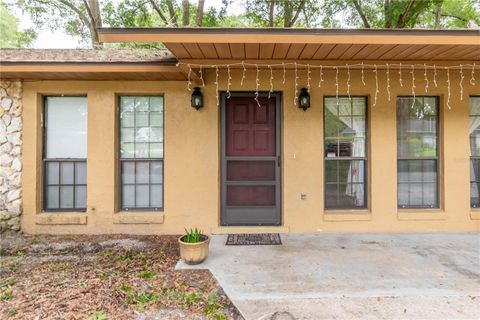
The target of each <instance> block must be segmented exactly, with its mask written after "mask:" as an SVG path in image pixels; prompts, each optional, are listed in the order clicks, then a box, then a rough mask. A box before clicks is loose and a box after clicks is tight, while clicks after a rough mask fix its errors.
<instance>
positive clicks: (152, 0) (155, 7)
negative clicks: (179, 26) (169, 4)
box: [149, 0, 169, 26]
mask: <svg viewBox="0 0 480 320" xmlns="http://www.w3.org/2000/svg"><path fill="white" fill-rule="evenodd" d="M149 1H150V4H151V5H152V8H153V10H155V11H156V12H157V13H158V16H159V17H160V19H162V21H163V22H164V23H165V25H167V26H168V25H169V23H168V20H167V18H166V17H165V15H164V14H163V12H162V10H161V9H160V8H159V7H158V6H157V4H156V3H155V1H154V0H149Z"/></svg>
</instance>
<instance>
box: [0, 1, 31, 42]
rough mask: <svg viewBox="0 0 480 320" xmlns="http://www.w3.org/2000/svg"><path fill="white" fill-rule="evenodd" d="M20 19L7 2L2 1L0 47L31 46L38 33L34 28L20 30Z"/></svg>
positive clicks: (0, 8) (0, 10) (0, 3)
mask: <svg viewBox="0 0 480 320" xmlns="http://www.w3.org/2000/svg"><path fill="white" fill-rule="evenodd" d="M18 24H19V19H18V18H17V17H15V16H14V15H13V14H12V13H11V12H10V8H8V7H7V5H6V4H5V2H3V1H0V48H25V47H30V46H31V45H32V43H33V41H34V40H35V39H36V37H37V34H36V33H35V31H34V30H33V29H26V30H23V31H20V30H19V29H18V28H19V26H18Z"/></svg>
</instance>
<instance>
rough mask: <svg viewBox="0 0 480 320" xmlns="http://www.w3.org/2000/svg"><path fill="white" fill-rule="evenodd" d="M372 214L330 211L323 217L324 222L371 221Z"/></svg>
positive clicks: (363, 211)
mask: <svg viewBox="0 0 480 320" xmlns="http://www.w3.org/2000/svg"><path fill="white" fill-rule="evenodd" d="M370 220H372V213H371V212H370V211H368V210H360V211H328V212H325V214H324V215H323V221H370Z"/></svg>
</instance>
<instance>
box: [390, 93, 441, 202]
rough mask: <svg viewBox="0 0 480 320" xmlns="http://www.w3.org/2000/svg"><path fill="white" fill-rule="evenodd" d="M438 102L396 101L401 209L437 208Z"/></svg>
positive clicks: (427, 99) (420, 99)
mask: <svg viewBox="0 0 480 320" xmlns="http://www.w3.org/2000/svg"><path fill="white" fill-rule="evenodd" d="M438 119H439V115H438V99H437V97H415V98H413V97H399V98H397V201H398V207H399V208H438V207H439V201H438V198H439V197H438V193H439V192H438V191H439V186H438V168H439V165H438Z"/></svg>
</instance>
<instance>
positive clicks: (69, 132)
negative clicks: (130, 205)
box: [43, 97, 87, 211]
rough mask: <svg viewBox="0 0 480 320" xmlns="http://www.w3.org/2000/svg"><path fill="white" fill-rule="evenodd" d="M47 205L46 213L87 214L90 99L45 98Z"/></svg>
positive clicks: (45, 204) (44, 207)
mask: <svg viewBox="0 0 480 320" xmlns="http://www.w3.org/2000/svg"><path fill="white" fill-rule="evenodd" d="M44 144H45V146H44V150H45V152H44V154H45V157H44V159H43V161H44V201H43V209H44V210H46V211H85V208H86V199H87V191H86V190H87V163H86V156H87V98H86V97H46V98H45V141H44Z"/></svg>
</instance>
